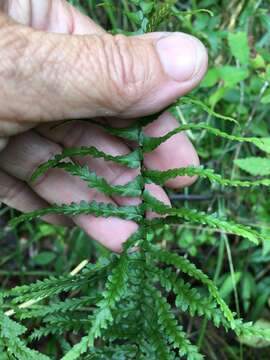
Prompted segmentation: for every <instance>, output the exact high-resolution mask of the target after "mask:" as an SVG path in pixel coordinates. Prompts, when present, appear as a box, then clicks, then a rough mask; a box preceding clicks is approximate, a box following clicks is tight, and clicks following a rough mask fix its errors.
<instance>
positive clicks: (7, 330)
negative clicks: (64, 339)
mask: <svg viewBox="0 0 270 360" xmlns="http://www.w3.org/2000/svg"><path fill="white" fill-rule="evenodd" d="M26 330H27V329H26V328H25V327H24V326H22V325H21V324H18V323H17V322H15V321H14V320H11V319H9V318H8V317H7V316H5V315H4V314H0V337H1V340H2V342H3V343H4V344H5V346H6V352H7V354H8V355H10V356H12V355H13V356H15V357H16V359H19V360H50V359H49V358H48V357H47V356H46V355H43V354H41V353H39V352H37V351H35V350H33V349H30V348H28V347H27V346H26V344H25V343H24V341H23V340H21V339H20V336H21V335H23V334H24V333H25V332H26Z"/></svg>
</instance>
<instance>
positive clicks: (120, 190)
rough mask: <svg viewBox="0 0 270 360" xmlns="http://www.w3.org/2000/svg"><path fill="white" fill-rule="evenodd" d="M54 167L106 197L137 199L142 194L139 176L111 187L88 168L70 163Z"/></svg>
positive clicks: (61, 163)
mask: <svg viewBox="0 0 270 360" xmlns="http://www.w3.org/2000/svg"><path fill="white" fill-rule="evenodd" d="M55 167H57V168H60V169H63V170H65V171H66V172H68V173H69V174H71V175H74V176H78V177H79V178H80V179H82V180H84V181H86V182H87V184H88V186H89V187H90V188H94V189H96V190H97V191H100V192H102V193H103V194H105V195H108V196H113V195H119V196H128V197H139V196H141V194H142V190H141V187H142V186H141V184H142V177H141V176H140V175H139V176H137V177H136V178H135V179H134V180H133V181H130V182H129V183H127V184H125V185H111V184H109V183H108V181H107V180H106V179H104V178H103V177H101V176H98V175H96V173H95V172H94V171H90V170H89V167H88V166H80V165H78V164H74V163H71V162H60V163H58V164H57V165H56V166H55Z"/></svg>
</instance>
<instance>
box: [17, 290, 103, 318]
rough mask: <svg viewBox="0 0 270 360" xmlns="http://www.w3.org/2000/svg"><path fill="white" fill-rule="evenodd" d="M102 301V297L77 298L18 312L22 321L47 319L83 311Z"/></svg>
mask: <svg viewBox="0 0 270 360" xmlns="http://www.w3.org/2000/svg"><path fill="white" fill-rule="evenodd" d="M100 300H101V296H100V295H98V294H96V295H94V296H93V295H91V296H84V297H77V298H74V299H69V298H68V299H66V300H65V301H58V302H55V303H50V304H48V305H36V306H33V307H32V308H31V309H25V310H24V309H22V310H20V313H18V312H17V316H19V317H20V319H31V318H38V317H43V318H44V317H46V316H47V315H52V314H59V313H68V312H72V311H75V310H79V309H83V308H84V307H85V306H89V305H92V304H95V303H97V302H98V301H100Z"/></svg>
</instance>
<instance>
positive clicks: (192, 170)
mask: <svg viewBox="0 0 270 360" xmlns="http://www.w3.org/2000/svg"><path fill="white" fill-rule="evenodd" d="M143 176H145V177H146V178H148V179H150V180H151V181H152V182H154V183H155V184H159V185H164V184H165V183H166V182H167V181H168V180H170V179H173V178H176V177H177V176H199V177H201V178H205V179H208V180H209V181H211V182H215V183H218V184H219V185H222V186H235V187H251V186H261V185H263V186H270V179H260V180H253V181H248V180H231V179H225V178H223V177H222V176H221V175H220V174H216V173H215V172H214V170H212V169H204V168H203V167H186V168H179V169H170V170H167V171H157V170H145V171H144V172H143Z"/></svg>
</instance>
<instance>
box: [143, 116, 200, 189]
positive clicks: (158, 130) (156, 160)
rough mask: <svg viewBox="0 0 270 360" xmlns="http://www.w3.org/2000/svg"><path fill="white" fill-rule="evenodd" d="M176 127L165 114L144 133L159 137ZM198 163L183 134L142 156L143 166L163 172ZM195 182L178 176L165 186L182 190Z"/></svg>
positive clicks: (193, 150) (174, 121)
mask: <svg viewBox="0 0 270 360" xmlns="http://www.w3.org/2000/svg"><path fill="white" fill-rule="evenodd" d="M178 126H179V123H178V121H177V120H176V119H175V118H174V117H173V116H172V115H171V114H169V113H168V112H165V113H164V114H162V115H161V116H160V117H159V118H158V119H157V120H155V121H154V122H152V123H151V124H149V125H148V126H146V127H145V129H144V133H145V134H146V135H148V136H151V137H159V136H163V135H165V134H166V133H168V132H169V131H171V130H174V129H175V128H177V127H178ZM199 163H200V162H199V158H198V154H197V152H196V150H195V148H194V146H193V145H192V143H191V142H190V140H189V139H188V137H187V135H186V134H185V133H184V132H182V133H179V134H176V135H174V136H173V137H171V138H170V139H169V140H167V141H165V142H164V143H163V144H161V145H160V146H159V147H158V148H157V149H155V150H154V151H152V152H151V153H146V154H145V155H144V164H145V166H146V167H147V168H149V169H152V170H160V171H165V170H169V169H174V168H182V167H188V166H199ZM195 180H196V177H189V176H178V177H176V178H175V179H172V180H169V181H168V182H167V183H166V186H168V187H171V188H182V187H185V186H189V185H191V184H192V183H193V182H194V181H195Z"/></svg>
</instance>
